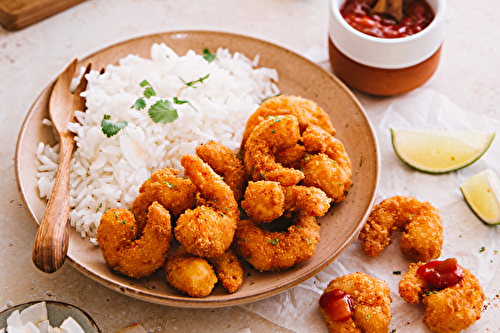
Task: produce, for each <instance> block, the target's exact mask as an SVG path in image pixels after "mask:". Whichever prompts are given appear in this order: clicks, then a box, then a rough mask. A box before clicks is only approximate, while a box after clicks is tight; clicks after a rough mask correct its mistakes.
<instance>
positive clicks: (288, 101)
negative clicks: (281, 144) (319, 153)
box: [241, 95, 336, 146]
mask: <svg viewBox="0 0 500 333" xmlns="http://www.w3.org/2000/svg"><path fill="white" fill-rule="evenodd" d="M280 115H293V116H295V117H297V118H298V120H299V125H300V130H301V132H302V131H304V130H305V128H306V127H307V125H309V124H313V125H316V126H319V127H321V128H323V129H324V130H325V131H326V132H327V133H330V134H331V135H335V133H336V131H335V128H334V127H333V125H332V123H331V121H330V117H329V116H328V114H327V113H326V112H325V111H324V110H323V109H321V108H320V107H319V106H318V105H317V104H316V103H315V102H313V101H311V100H308V99H305V98H302V97H298V96H291V95H280V96H275V97H271V98H268V99H266V100H265V101H264V102H262V104H261V105H260V107H259V108H258V109H257V110H256V111H255V112H254V113H253V114H252V115H251V116H250V118H249V119H248V121H247V125H246V127H245V132H244V133H243V140H242V143H241V145H242V146H245V143H246V141H247V139H248V138H249V137H250V134H251V133H252V131H253V130H254V129H255V127H257V125H259V124H260V123H261V122H262V121H263V120H266V119H267V117H268V116H280Z"/></svg>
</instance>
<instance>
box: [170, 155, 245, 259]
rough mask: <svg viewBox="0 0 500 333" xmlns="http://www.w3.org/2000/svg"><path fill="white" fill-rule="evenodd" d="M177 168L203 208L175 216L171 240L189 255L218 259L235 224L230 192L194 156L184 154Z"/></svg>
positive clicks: (234, 201)
mask: <svg viewBox="0 0 500 333" xmlns="http://www.w3.org/2000/svg"><path fill="white" fill-rule="evenodd" d="M181 164H182V166H183V167H184V173H185V174H186V175H187V176H188V177H189V179H191V181H192V182H193V184H195V186H196V187H197V188H198V190H199V192H200V193H201V196H202V197H203V199H204V200H205V204H204V205H201V206H197V207H196V208H194V209H188V210H186V211H185V212H184V213H183V214H182V215H181V216H179V219H178V220H177V226H176V227H175V230H174V233H175V237H176V239H177V240H178V241H179V242H180V243H181V244H182V245H183V246H184V247H185V248H186V250H187V251H188V252H189V253H192V254H194V255H197V256H200V257H217V256H220V255H221V254H222V253H224V251H226V250H227V249H228V248H229V245H231V242H232V241H233V236H234V232H235V230H236V225H237V223H238V220H239V211H238V203H237V202H236V200H235V199H234V195H233V191H231V189H230V188H229V186H228V185H227V184H226V183H224V181H223V180H222V179H221V177H220V176H219V175H217V174H216V173H215V172H214V171H213V170H212V168H210V166H208V165H207V164H206V163H204V162H203V161H202V160H201V159H200V158H199V157H198V156H196V155H191V154H186V155H184V156H182V158H181Z"/></svg>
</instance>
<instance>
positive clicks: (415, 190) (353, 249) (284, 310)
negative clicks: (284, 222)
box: [242, 48, 500, 333]
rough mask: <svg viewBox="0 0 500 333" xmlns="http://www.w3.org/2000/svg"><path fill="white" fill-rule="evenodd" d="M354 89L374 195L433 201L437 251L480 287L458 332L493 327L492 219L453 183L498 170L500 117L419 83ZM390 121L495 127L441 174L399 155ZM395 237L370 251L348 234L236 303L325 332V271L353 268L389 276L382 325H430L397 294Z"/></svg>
mask: <svg viewBox="0 0 500 333" xmlns="http://www.w3.org/2000/svg"><path fill="white" fill-rule="evenodd" d="M324 54H325V50H322V49H321V48H316V49H312V50H309V51H308V52H307V53H306V56H308V57H309V58H310V59H311V60H313V61H316V62H318V63H320V64H321V65H323V66H324V67H328V64H327V63H326V62H325V60H324ZM322 57H323V60H322ZM355 94H356V95H357V97H358V99H359V100H360V102H361V104H362V105H363V107H364V108H365V110H366V112H367V114H368V117H369V119H370V121H371V122H372V125H373V127H374V129H375V131H376V136H377V139H378V142H379V150H380V155H381V180H380V186H379V190H378V194H377V198H376V202H375V203H379V202H380V201H381V200H382V199H385V198H388V197H391V196H393V195H410V196H414V197H416V198H418V199H420V200H425V201H429V202H430V203H431V204H432V205H433V206H434V207H436V208H438V209H439V211H440V214H441V217H442V218H443V224H444V245H443V251H442V254H441V258H443V259H445V258H450V257H454V258H457V260H458V262H459V264H460V265H462V266H463V267H465V268H468V269H469V270H471V272H472V273H473V274H474V275H476V277H477V278H478V279H479V280H480V282H481V285H482V287H483V289H484V292H485V294H486V301H485V303H484V308H483V312H482V318H481V320H479V321H478V322H476V324H475V325H473V326H471V327H469V328H468V329H467V330H465V331H464V332H469V333H470V332H487V331H490V332H499V331H500V320H499V318H496V317H495V316H497V317H498V315H499V314H500V311H499V308H500V301H499V296H498V293H499V290H500V269H499V263H500V253H499V251H500V244H499V241H500V226H488V225H485V224H483V223H482V222H481V221H480V220H479V219H478V218H477V217H476V216H475V215H474V213H473V212H472V211H471V210H470V209H469V207H468V206H467V204H466V202H465V200H464V199H463V197H462V194H461V192H460V189H459V187H460V185H461V184H462V183H463V182H464V181H465V180H467V179H468V178H470V177H472V176H473V175H474V174H476V173H478V172H481V171H483V170H485V169H488V168H490V169H493V170H494V171H495V172H497V174H500V143H499V142H498V141H499V140H500V139H499V138H498V136H500V121H498V120H496V119H493V118H491V117H487V116H483V115H481V113H480V112H477V111H476V110H462V109H460V108H459V107H458V106H456V105H455V104H454V103H453V102H452V101H451V100H449V99H448V98H447V97H446V96H444V95H443V94H441V93H439V92H438V91H435V90H432V89H430V88H426V87H425V86H424V87H422V88H419V89H417V90H415V91H413V92H410V93H408V94H405V95H402V96H397V97H391V98H376V97H370V96H367V95H364V94H361V93H356V92H355ZM390 128H395V129H441V130H482V131H496V132H497V138H496V139H495V141H494V142H493V144H492V145H491V147H490V149H489V151H488V152H487V153H486V154H485V155H484V156H483V157H482V158H481V159H480V160H479V161H477V162H476V163H474V164H473V165H471V166H468V167H467V168H465V169H462V170H459V171H456V172H452V173H448V174H444V175H430V174H426V173H422V172H418V171H416V170H414V169H412V168H410V167H408V166H406V165H405V164H404V163H403V162H401V160H399V158H398V157H397V156H396V154H395V153H394V151H393V148H392V144H391V135H390ZM353 189H354V188H353ZM400 238H401V233H397V232H396V233H394V234H393V235H392V237H391V240H392V244H391V245H390V246H388V247H387V248H386V249H385V250H384V251H383V252H382V255H381V256H380V257H377V258H375V259H372V258H370V257H368V256H367V255H366V254H365V253H364V252H363V250H362V248H361V243H360V241H359V240H357V239H356V241H354V243H353V244H352V245H351V246H350V247H349V248H348V249H347V250H346V251H345V252H344V253H343V254H342V255H341V256H340V257H339V258H338V259H337V260H336V261H335V262H333V263H332V264H331V265H330V266H328V267H327V268H326V269H325V270H323V271H322V272H321V273H319V274H318V275H316V276H315V277H313V278H310V279H309V280H307V281H306V282H304V283H302V284H300V285H299V286H297V287H295V288H293V289H291V290H288V291H285V292H283V293H280V294H278V295H276V296H273V297H271V298H268V299H265V300H262V301H259V302H255V303H251V304H246V305H242V307H243V308H245V309H248V310H250V311H252V312H254V313H256V314H259V315H260V316H262V317H264V318H266V319H268V320H270V321H272V322H274V323H276V324H278V325H281V326H283V327H285V328H287V329H290V330H294V331H296V332H328V328H327V327H326V324H325V323H324V320H323V318H322V317H321V314H320V312H319V306H318V301H319V297H320V296H321V294H322V293H323V290H324V289H325V288H326V286H327V284H328V283H329V282H330V281H331V280H332V279H334V278H336V277H338V276H341V275H345V274H349V273H353V272H357V271H360V272H364V273H366V274H369V275H371V276H374V277H377V278H380V279H382V280H385V281H386V282H387V283H388V284H389V287H390V289H391V298H392V304H391V314H392V321H391V324H390V328H389V332H411V333H420V332H422V333H423V332H430V330H429V329H428V328H427V327H426V326H425V325H424V324H423V323H422V318H423V311H422V306H421V305H418V306H414V305H413V306H412V305H409V304H407V303H406V302H405V301H404V300H403V299H402V298H401V297H400V296H399V294H398V283H399V281H400V279H401V277H402V274H404V273H405V272H406V271H407V269H408V264H409V263H410V260H408V259H406V258H405V257H404V256H403V254H402V253H401V251H400V247H399V244H400V241H399V240H400ZM397 271H401V275H397V274H395V273H393V272H397ZM394 330H395V331H394Z"/></svg>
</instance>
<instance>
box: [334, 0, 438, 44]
mask: <svg viewBox="0 0 500 333" xmlns="http://www.w3.org/2000/svg"><path fill="white" fill-rule="evenodd" d="M376 2H377V0H346V1H345V2H344V4H343V5H342V7H341V8H340V13H341V15H342V17H343V18H344V20H346V22H347V23H349V25H350V26H352V27H353V28H354V29H356V30H358V31H361V32H362V33H365V34H367V35H370V36H374V37H381V38H401V37H406V36H411V35H414V34H416V33H418V32H420V31H422V30H424V29H425V28H426V27H427V26H428V25H429V24H430V23H431V21H432V20H433V19H434V11H433V10H432V8H431V6H430V5H429V4H428V3H427V1H425V0H404V1H403V13H404V16H403V19H402V20H401V22H397V21H396V20H395V19H394V18H392V17H390V16H383V15H379V14H373V13H372V8H373V6H374V5H375V3H376Z"/></svg>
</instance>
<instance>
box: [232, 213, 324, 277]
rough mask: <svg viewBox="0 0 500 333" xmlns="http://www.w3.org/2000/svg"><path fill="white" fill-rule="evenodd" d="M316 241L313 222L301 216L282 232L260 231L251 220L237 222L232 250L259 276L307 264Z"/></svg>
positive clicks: (301, 214)
mask: <svg viewBox="0 0 500 333" xmlns="http://www.w3.org/2000/svg"><path fill="white" fill-rule="evenodd" d="M319 238H320V236H319V225H318V223H316V218H315V217H314V216H310V215H307V214H306V213H303V212H301V213H299V216H298V218H296V219H295V221H294V222H293V224H292V225H291V226H289V227H288V229H287V230H286V231H285V232H279V231H276V232H272V231H268V230H264V229H261V228H260V227H259V226H258V225H257V223H255V222H254V221H252V220H242V221H240V223H239V225H238V229H236V234H235V236H234V242H233V247H232V248H233V250H234V251H235V252H236V254H238V255H239V256H240V257H242V258H244V259H245V260H246V261H248V263H250V264H251V265H252V266H253V267H255V269H257V270H259V271H261V272H262V271H282V270H286V269H289V268H291V267H293V266H296V265H298V264H301V263H304V262H306V261H308V260H309V259H310V258H311V257H312V256H313V255H314V253H315V252H316V245H317V244H318V242H319Z"/></svg>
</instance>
